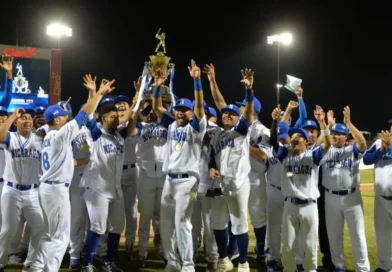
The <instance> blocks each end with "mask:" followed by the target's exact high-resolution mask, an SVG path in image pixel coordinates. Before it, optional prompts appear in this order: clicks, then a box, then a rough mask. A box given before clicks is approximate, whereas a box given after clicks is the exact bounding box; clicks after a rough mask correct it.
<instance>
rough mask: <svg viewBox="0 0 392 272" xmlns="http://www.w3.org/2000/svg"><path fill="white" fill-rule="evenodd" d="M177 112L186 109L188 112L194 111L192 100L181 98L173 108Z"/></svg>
mask: <svg viewBox="0 0 392 272" xmlns="http://www.w3.org/2000/svg"><path fill="white" fill-rule="evenodd" d="M173 108H174V109H175V110H177V109H179V108H186V109H188V110H193V103H192V101H191V100H189V99H187V98H181V99H179V100H177V101H176V104H175V105H174V107H173Z"/></svg>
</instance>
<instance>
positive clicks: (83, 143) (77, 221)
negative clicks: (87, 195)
mask: <svg viewBox="0 0 392 272" xmlns="http://www.w3.org/2000/svg"><path fill="white" fill-rule="evenodd" d="M85 129H86V128H85V127H84V126H83V127H82V128H81V129H80V131H79V133H78V135H77V136H76V138H75V139H74V140H73V141H72V152H73V157H74V159H83V158H89V157H90V151H89V146H88V144H87V140H86V132H85ZM86 166H87V165H80V166H76V167H75V169H74V174H73V177H72V182H71V186H70V189H69V193H70V198H71V233H70V250H69V255H70V256H71V258H72V259H80V254H81V253H82V250H83V242H84V239H85V234H86V220H87V207H86V203H85V201H84V199H83V194H84V192H85V190H86V189H85V187H84V186H80V181H81V179H82V176H83V172H84V169H85V168H86Z"/></svg>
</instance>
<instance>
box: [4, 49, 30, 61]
mask: <svg viewBox="0 0 392 272" xmlns="http://www.w3.org/2000/svg"><path fill="white" fill-rule="evenodd" d="M3 55H10V56H11V57H14V58H27V59H29V58H31V57H34V56H36V55H37V52H36V50H35V48H32V47H27V50H18V49H15V48H12V47H6V48H4V50H3Z"/></svg>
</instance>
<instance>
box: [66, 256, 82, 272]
mask: <svg viewBox="0 0 392 272" xmlns="http://www.w3.org/2000/svg"><path fill="white" fill-rule="evenodd" d="M81 268H82V265H81V264H80V259H73V258H71V259H70V260H69V269H71V270H72V271H78V270H80V269H81Z"/></svg>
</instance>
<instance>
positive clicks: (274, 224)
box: [263, 146, 284, 262]
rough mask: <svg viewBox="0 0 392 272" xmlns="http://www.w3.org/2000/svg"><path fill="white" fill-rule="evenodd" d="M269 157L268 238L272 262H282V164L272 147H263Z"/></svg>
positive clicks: (267, 164) (267, 175) (267, 177)
mask: <svg viewBox="0 0 392 272" xmlns="http://www.w3.org/2000/svg"><path fill="white" fill-rule="evenodd" d="M263 150H264V152H266V153H267V155H268V160H267V163H266V167H267V174H266V179H267V195H268V197H267V233H268V234H267V236H268V247H269V252H270V255H271V260H274V261H277V262H279V261H280V260H281V255H280V246H281V232H282V214H283V206H284V196H283V194H282V185H281V176H282V171H283V169H282V163H281V162H280V161H279V159H278V157H277V156H276V153H275V152H274V150H273V147H272V146H263Z"/></svg>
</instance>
